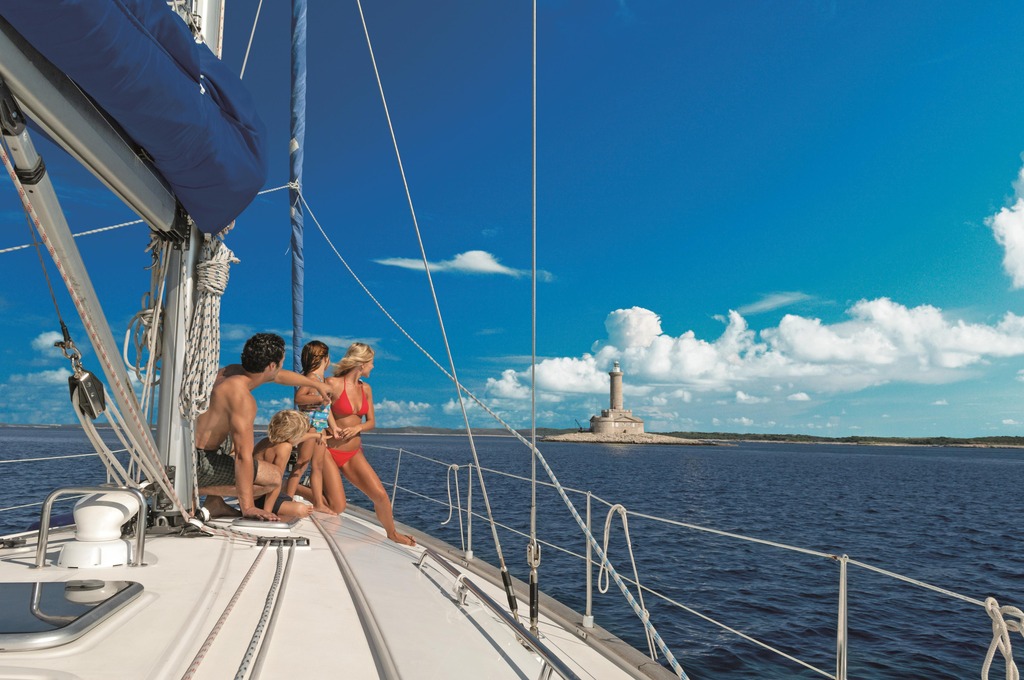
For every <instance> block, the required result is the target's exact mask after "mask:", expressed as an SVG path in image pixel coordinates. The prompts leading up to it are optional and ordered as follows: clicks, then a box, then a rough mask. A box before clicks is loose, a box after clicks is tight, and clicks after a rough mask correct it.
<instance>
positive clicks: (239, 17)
mask: <svg viewBox="0 0 1024 680" xmlns="http://www.w3.org/2000/svg"><path fill="white" fill-rule="evenodd" d="M310 4H311V8H310V19H309V20H310V35H309V61H310V67H309V95H308V97H309V103H308V106H309V113H308V121H307V138H306V140H307V145H306V169H305V183H304V195H305V196H306V199H307V201H308V202H309V204H310V206H311V207H312V209H313V211H314V212H315V214H316V216H317V217H318V218H319V220H320V222H321V224H323V226H324V228H325V230H326V231H327V233H328V236H329V237H330V238H331V240H332V241H333V243H334V244H335V246H336V247H337V249H338V251H339V252H340V253H341V255H342V256H343V257H344V258H345V260H346V261H347V262H348V263H349V265H350V266H351V267H352V268H353V269H354V270H355V272H356V273H357V275H358V276H359V277H360V278H361V279H362V281H363V282H364V283H365V284H366V285H367V286H368V287H369V288H370V290H371V291H372V293H373V294H374V296H376V297H377V299H379V300H380V301H381V303H382V304H383V305H384V306H385V307H386V308H387V310H388V311H389V312H390V313H391V314H392V315H393V316H394V317H395V318H396V319H397V320H398V321H399V322H400V323H401V324H402V325H403V327H404V328H406V329H407V330H408V331H409V332H410V333H411V334H412V335H413V337H415V338H416V339H417V341H419V342H420V343H421V344H422V345H423V346H424V347H426V348H427V349H428V350H429V351H430V352H431V353H432V354H434V355H435V356H436V357H438V358H439V360H441V363H442V364H445V363H446V360H444V358H443V357H444V351H443V345H442V342H441V339H440V338H441V336H440V333H439V331H438V329H437V322H436V315H435V312H434V310H433V305H432V302H431V300H430V296H429V291H428V290H427V287H426V277H425V275H424V274H423V271H422V264H421V262H420V255H419V251H418V247H417V244H416V239H415V235H414V232H413V227H412V220H411V217H410V213H409V208H408V205H407V203H406V198H405V193H404V190H403V188H402V185H401V181H400V177H399V174H398V171H397V166H396V163H395V160H394V154H393V151H392V150H391V140H390V137H389V134H388V130H387V126H386V122H385V120H384V118H383V115H382V107H381V103H380V98H379V94H378V93H377V88H376V83H375V81H374V79H373V72H372V69H371V66H370V62H369V57H368V53H367V48H366V41H365V38H364V37H363V35H362V27H361V25H360V23H359V16H358V12H357V10H356V8H355V6H354V5H353V4H351V3H326V2H312V3H310ZM256 5H257V3H256V1H255V0H234V1H233V2H231V3H229V5H228V10H229V19H228V24H227V26H226V28H225V41H226V54H225V60H226V61H227V62H228V63H229V64H230V65H232V67H233V68H236V69H237V68H240V67H241V63H242V58H243V55H244V52H245V46H246V42H247V40H248V36H249V31H250V28H251V22H252V19H253V16H254V14H255V12H256ZM287 5H288V3H284V2H273V3H264V7H263V10H262V13H261V19H260V24H259V26H258V28H257V31H256V36H255V41H254V45H253V50H252V53H251V56H250V58H249V62H248V65H247V68H246V74H245V82H246V83H247V84H248V86H249V88H250V89H251V91H252V92H253V95H254V97H255V98H256V100H257V105H258V107H259V109H260V113H261V115H262V117H263V119H264V121H265V122H266V124H267V125H268V128H269V129H270V135H271V136H270V143H271V145H272V146H271V149H272V153H273V154H274V158H273V160H272V161H271V163H272V165H271V171H270V178H269V180H268V185H267V186H268V188H273V187H278V186H281V185H283V184H284V183H285V182H286V181H287V143H288V137H289V131H288V110H289V103H288V63H289V62H288V60H289V54H288V35H287V34H288V30H289V28H288V24H289V8H288V6H287ZM364 10H365V13H366V20H367V23H368V25H369V30H370V33H371V38H372V39H373V42H374V49H375V53H376V57H377V65H378V68H379V69H380V72H381V77H382V79H383V83H384V88H385V92H386V94H387V97H388V106H389V109H390V111H391V113H392V117H393V121H394V125H395V131H396V134H397V137H398V142H399V146H400V149H401V152H402V160H403V163H404V165H405V169H406V172H407V174H408V178H409V182H410V190H411V194H412V199H413V203H414V205H415V208H416V213H417V218H418V220H419V224H420V227H421V229H422V231H423V236H424V242H425V247H426V251H427V257H428V259H429V260H430V262H431V263H432V270H433V277H434V282H435V285H436V287H437V290H438V294H439V297H440V301H441V309H442V312H443V314H444V317H445V320H446V324H447V329H448V334H449V338H450V340H451V342H452V349H453V352H454V355H455V359H456V362H457V367H458V370H459V375H460V378H461V379H462V381H463V382H464V383H465V384H466V385H467V386H469V387H470V389H472V390H473V391H474V392H475V393H476V394H477V395H479V396H480V397H481V398H482V399H483V400H485V401H486V402H487V403H488V404H490V405H491V406H492V407H493V408H494V409H495V410H496V411H498V412H499V413H501V414H502V415H503V416H504V417H506V418H507V419H508V420H509V422H511V423H512V424H513V425H515V426H519V427H524V426H528V424H529V407H530V400H529V396H528V387H529V379H530V374H529V354H530V279H529V276H528V275H525V274H524V273H528V271H529V269H530V264H531V255H530V216H531V207H530V206H531V203H530V201H531V198H530V134H531V128H530V88H531V80H530V29H531V7H530V5H529V4H528V3H526V2H521V1H520V2H488V3H479V2H469V1H460V2H456V1H451V2H444V1H441V2H436V3H429V6H428V5H427V4H426V3H419V2H409V1H402V2H395V3H387V4H383V3H367V6H366V7H365V8H364ZM538 24H539V25H538V33H539V41H540V44H539V47H538V59H539V64H538V99H539V104H538V107H539V109H538V145H539V152H538V246H539V252H538V262H537V265H538V267H539V269H540V270H541V280H540V282H539V283H538V297H539V301H538V355H539V358H540V361H539V365H538V371H537V372H538V389H539V397H538V421H539V424H540V425H544V426H554V427H573V426H574V425H575V422H574V419H579V420H580V421H586V419H588V418H589V417H590V416H591V415H593V414H595V413H597V412H598V411H599V410H600V409H601V408H604V407H607V400H608V396H607V395H608V392H607V371H609V370H610V368H611V364H612V362H613V361H615V360H618V361H620V362H621V363H622V366H623V369H624V371H625V373H626V375H625V384H626V406H627V407H628V408H632V409H633V411H634V413H635V414H637V415H639V416H641V417H643V418H644V419H645V420H646V422H647V428H648V430H650V431H672V430H696V431H733V432H780V433H809V434H821V435H827V436H845V435H891V436H922V435H948V436H982V435H995V434H1003V435H1024V401H1022V400H1021V399H1020V396H1021V394H1022V392H1024V382H1022V381H1024V308H1022V307H1024V305H1022V302H1024V291H1022V290H1021V287H1022V286H1024V199H1022V198H1021V197H1024V184H1022V181H1021V177H1022V175H1021V171H1022V153H1024V88H1022V87H1021V85H1022V77H1024V58H1022V54H1021V51H1020V49H1019V44H1020V43H1019V28H1020V27H1021V26H1022V25H1024V7H1022V6H1020V4H1019V3H1011V2H997V3H984V4H982V5H976V4H973V3H928V2H899V3H841V2H819V1H806V2H805V1H799V0H794V1H793V2H723V3H694V2H674V1H671V2H670V1H668V0H650V1H637V2H625V1H619V2H612V1H602V0H590V1H586V2H584V1H582V0H577V1H573V0H558V1H549V2H541V3H540V5H539V18H538ZM40 146H41V147H42V148H43V151H44V152H45V155H46V160H47V166H48V168H49V169H50V172H51V177H52V178H53V181H54V183H55V185H56V187H57V190H58V194H59V196H60V198H61V200H62V202H63V204H64V206H65V209H66V211H67V212H68V214H69V216H70V221H71V225H72V230H73V231H76V232H78V231H85V230H87V229H93V228H96V227H102V226H106V225H109V224H116V223H119V222H123V221H126V220H129V219H132V217H133V215H132V214H131V213H130V212H129V211H128V210H127V209H126V208H124V207H122V206H120V204H118V202H117V201H116V199H114V198H113V197H111V196H109V194H106V193H105V192H104V191H103V190H102V189H101V188H98V187H97V185H96V183H95V182H94V181H93V180H91V178H90V177H89V176H88V175H87V173H85V172H84V171H83V170H81V169H80V168H77V167H76V166H74V164H73V163H71V162H70V161H68V160H67V159H66V158H64V157H62V155H61V154H60V153H59V152H57V151H53V150H52V149H50V148H49V147H46V146H44V145H43V144H42V143H41V144H40ZM1018 190H1019V191H1020V194H1018ZM0 201H2V203H0V206H2V212H0V218H2V219H3V221H4V222H5V223H6V227H7V228H5V229H4V231H3V234H4V235H3V236H2V237H0V249H3V248H8V247H11V246H17V245H21V244H23V243H27V242H28V240H29V237H28V233H27V230H26V227H25V226H24V218H23V216H22V214H21V210H20V205H19V203H18V201H17V199H16V198H15V196H14V194H13V191H12V190H11V189H10V188H9V187H7V188H4V189H3V190H2V192H0ZM287 219H288V211H287V198H286V196H285V192H282V191H278V192H274V193H270V194H267V195H265V196H262V197H260V198H258V199H257V200H256V201H255V202H254V203H253V205H252V206H251V207H250V208H249V209H248V210H247V211H246V213H245V214H243V216H242V217H241V218H240V219H239V221H238V227H237V228H236V230H235V232H233V233H232V234H231V235H229V237H228V240H227V243H228V245H229V246H230V247H231V248H232V249H233V250H234V251H235V253H236V255H237V256H238V258H239V259H240V260H241V263H240V264H238V265H236V266H235V267H234V268H233V269H232V273H231V281H230V284H229V287H228V291H227V293H226V295H225V297H224V300H223V317H222V320H223V324H224V336H223V345H222V349H223V357H224V361H229V360H230V361H233V360H235V359H236V357H237V356H238V352H239V350H240V347H241V343H242V342H243V341H244V339H245V338H246V337H247V336H248V335H249V334H250V333H252V332H255V331H259V330H271V331H277V332H280V333H282V334H287V333H289V332H290V327H289V324H290V306H289V304H290V303H289V300H288V295H289V291H288V280H289V267H290V264H289V254H288V252H287V251H288V239H289V227H288V222H287ZM146 243H147V236H146V230H145V228H144V227H141V226H136V227H127V228H124V229H119V230H116V231H113V232H108V233H103V234H98V235H94V236H88V237H83V238H82V239H80V246H81V248H82V250H83V256H84V257H85V259H86V262H87V263H89V264H90V265H93V267H94V277H95V278H94V283H95V285H96V288H97V289H98V290H99V291H100V294H101V295H102V296H103V298H104V301H105V305H106V310H107V314H108V316H109V318H110V321H111V323H112V325H113V327H114V329H115V336H121V335H123V333H124V329H125V328H126V325H127V323H128V321H129V320H130V319H131V316H132V315H133V314H134V313H135V311H136V310H137V308H138V305H139V300H140V298H141V296H142V294H143V293H144V292H145V290H146V289H147V287H148V284H149V275H148V273H147V272H146V271H144V269H143V268H144V267H145V266H146V265H147V264H148V258H147V256H146V255H145V254H144V253H143V248H144V247H145V245H146ZM306 244H307V293H306V334H307V338H320V339H323V340H325V341H327V342H328V344H330V345H331V347H332V350H333V352H334V355H335V358H337V356H339V355H340V353H341V352H342V351H343V349H344V347H345V346H346V345H347V344H348V343H349V342H351V341H352V340H356V339H358V340H364V341H368V342H370V343H371V344H373V345H374V346H375V347H376V348H377V350H378V361H377V364H376V366H377V368H376V371H375V373H374V375H373V377H372V382H373V385H374V391H375V395H376V396H377V400H378V424H379V425H380V426H382V427H385V426H401V425H414V424H419V425H434V426H442V427H457V426H459V425H460V423H461V416H460V414H459V413H458V412H457V410H453V408H452V399H453V398H454V391H453V389H452V387H451V385H450V383H447V382H446V380H445V378H444V377H443V376H442V375H441V374H440V373H438V372H437V370H436V368H434V367H433V366H432V364H430V362H429V361H427V360H426V359H425V358H424V357H423V356H422V355H421V354H420V353H419V350H417V349H416V348H415V347H413V346H412V345H411V344H410V343H409V342H408V341H407V340H406V339H405V338H404V337H403V336H402V335H401V333H400V332H399V331H397V330H396V329H395V327H394V326H393V325H392V324H391V322H390V321H389V320H388V319H387V318H386V317H385V316H384V315H383V314H382V313H381V312H380V310H379V309H377V307H376V306H375V305H374V304H373V302H372V301H370V300H369V299H368V297H367V296H366V294H365V293H364V292H363V291H362V289H361V288H360V287H359V286H358V285H357V284H356V283H355V282H354V281H353V279H352V277H351V276H350V274H349V273H348V272H347V271H346V269H345V268H344V267H343V266H342V265H341V263H340V262H339V261H338V258H337V257H336V256H335V254H334V253H333V251H332V250H331V249H330V248H329V247H328V246H327V245H326V244H325V241H324V239H323V237H322V236H320V235H319V233H318V232H317V231H316V229H315V227H314V226H313V225H312V223H311V220H309V219H308V218H307V235H306ZM410 262H411V265H410ZM0 263H2V272H3V273H2V274H0V314H2V318H3V319H4V323H3V324H2V325H0V347H2V349H0V352H2V358H3V360H2V362H0V422H68V421H71V420H72V419H73V415H72V413H71V411H70V407H69V406H68V405H67V400H66V388H65V387H64V385H65V384H66V382H65V378H66V375H67V366H66V362H65V361H63V360H62V359H60V358H59V357H57V356H56V355H55V354H54V353H53V352H52V351H51V350H50V349H48V345H49V344H50V343H51V342H52V340H51V337H50V334H52V333H54V332H55V331H57V330H59V325H58V324H57V322H56V318H55V315H54V313H53V311H52V303H51V302H50V300H49V295H48V293H47V291H46V286H45V282H44V280H43V279H42V274H41V272H40V267H39V262H38V258H37V257H36V255H35V253H34V252H32V251H31V250H18V251H14V252H9V253H3V254H0ZM51 271H52V268H51ZM58 302H59V303H60V305H61V308H62V311H63V313H64V315H65V316H66V317H68V318H70V319H73V321H74V323H72V324H71V327H72V331H73V333H74V332H75V330H76V329H80V327H81V325H80V323H79V322H78V321H77V319H76V318H74V310H73V308H72V307H71V305H70V302H68V300H67V295H66V293H64V292H63V291H58ZM1018 314H1020V315H1022V316H1018ZM78 336H79V337H81V338H82V339H83V341H84V334H83V333H81V331H80V330H79V332H78ZM289 342H290V340H289ZM90 358H91V354H90V353H87V354H86V364H87V365H89V363H90ZM257 394H258V397H259V399H260V407H261V416H262V417H264V418H265V417H267V416H269V414H271V413H272V412H273V411H274V410H276V409H277V408H280V407H282V406H284V405H287V403H288V400H289V392H288V390H284V389H276V388H272V387H270V388H262V389H261V390H260V392H258V393H257ZM473 422H474V425H479V426H481V427H484V426H490V422H489V419H487V418H485V417H484V416H483V415H482V414H475V415H474V416H473Z"/></svg>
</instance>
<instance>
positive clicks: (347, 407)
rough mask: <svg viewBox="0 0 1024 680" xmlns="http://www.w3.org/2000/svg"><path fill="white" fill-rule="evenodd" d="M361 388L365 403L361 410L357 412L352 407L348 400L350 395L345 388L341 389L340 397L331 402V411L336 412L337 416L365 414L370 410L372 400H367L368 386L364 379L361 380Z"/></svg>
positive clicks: (335, 415)
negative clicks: (365, 384) (363, 381)
mask: <svg viewBox="0 0 1024 680" xmlns="http://www.w3.org/2000/svg"><path fill="white" fill-rule="evenodd" d="M359 390H360V393H361V394H362V396H363V404H362V406H360V407H359V412H358V413H356V411H355V409H353V408H352V404H350V403H349V401H348V395H347V394H345V390H342V391H341V394H339V395H338V398H337V399H336V400H335V401H334V403H333V404H331V411H332V412H333V413H334V417H335V418H341V417H344V416H360V417H362V416H365V415H366V414H367V413H369V412H370V402H369V401H367V400H366V387H365V386H364V385H363V383H362V381H360V382H359Z"/></svg>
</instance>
